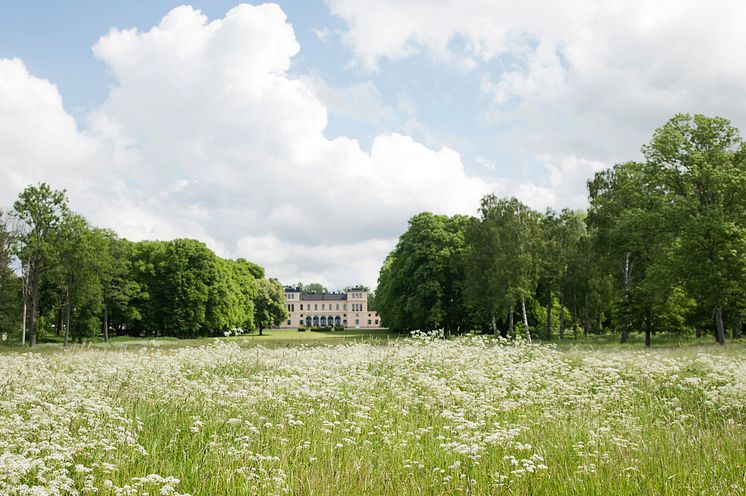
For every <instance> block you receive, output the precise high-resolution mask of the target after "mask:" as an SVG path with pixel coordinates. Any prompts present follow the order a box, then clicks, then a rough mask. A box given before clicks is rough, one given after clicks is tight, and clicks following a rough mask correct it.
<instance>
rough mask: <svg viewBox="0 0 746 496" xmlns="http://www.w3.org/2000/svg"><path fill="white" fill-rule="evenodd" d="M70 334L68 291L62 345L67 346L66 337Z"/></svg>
mask: <svg viewBox="0 0 746 496" xmlns="http://www.w3.org/2000/svg"><path fill="white" fill-rule="evenodd" d="M69 335H70V292H69V291H68V293H67V308H65V342H64V343H63V345H62V346H63V347H67V339H68V336H69Z"/></svg>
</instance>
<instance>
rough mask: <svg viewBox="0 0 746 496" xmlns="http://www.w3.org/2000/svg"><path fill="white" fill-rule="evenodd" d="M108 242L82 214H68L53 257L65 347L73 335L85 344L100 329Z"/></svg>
mask: <svg viewBox="0 0 746 496" xmlns="http://www.w3.org/2000/svg"><path fill="white" fill-rule="evenodd" d="M107 251H108V243H107V239H106V237H105V236H103V235H102V233H101V231H99V230H94V229H92V228H91V227H90V226H89V225H88V222H87V221H86V220H85V219H84V218H83V217H81V216H80V215H77V214H74V213H71V212H67V213H66V214H65V215H64V216H63V220H62V223H61V224H60V226H59V241H58V243H57V247H56V250H55V251H54V255H55V257H56V258H57V260H56V261H55V263H54V266H55V270H53V271H50V272H49V274H50V275H51V276H52V277H54V278H55V279H56V285H57V287H59V288H60V294H61V295H62V300H63V304H64V312H65V318H64V321H65V323H64V328H65V334H64V344H65V345H67V342H68V337H69V335H70V333H72V337H73V339H76V340H78V341H82V339H83V337H90V336H93V335H95V333H96V332H97V331H98V329H100V320H99V316H100V313H101V308H102V300H103V293H102V285H101V278H102V273H103V272H104V269H105V265H106V264H107V258H108V254H107Z"/></svg>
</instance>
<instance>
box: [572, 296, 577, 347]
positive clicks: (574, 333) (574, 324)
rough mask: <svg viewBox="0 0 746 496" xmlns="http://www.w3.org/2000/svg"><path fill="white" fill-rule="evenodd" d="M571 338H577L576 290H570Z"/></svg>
mask: <svg viewBox="0 0 746 496" xmlns="http://www.w3.org/2000/svg"><path fill="white" fill-rule="evenodd" d="M572 338H573V339H578V291H577V290H576V289H573V290H572Z"/></svg>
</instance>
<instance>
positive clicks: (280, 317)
mask: <svg viewBox="0 0 746 496" xmlns="http://www.w3.org/2000/svg"><path fill="white" fill-rule="evenodd" d="M256 289H257V294H256V298H255V300H254V322H255V323H256V325H257V327H258V328H259V334H262V331H263V330H264V328H266V327H269V326H273V325H279V324H280V323H281V322H282V321H284V320H286V319H287V318H288V311H287V308H285V290H284V288H283V287H282V284H280V283H279V282H278V281H277V280H276V279H259V280H257V281H256Z"/></svg>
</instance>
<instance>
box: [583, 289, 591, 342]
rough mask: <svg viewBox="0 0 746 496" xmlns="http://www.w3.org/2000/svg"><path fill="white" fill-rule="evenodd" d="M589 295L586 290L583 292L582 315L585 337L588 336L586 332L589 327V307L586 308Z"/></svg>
mask: <svg viewBox="0 0 746 496" xmlns="http://www.w3.org/2000/svg"><path fill="white" fill-rule="evenodd" d="M589 300H590V297H589V296H588V291H586V292H585V311H584V315H583V335H584V336H585V337H588V332H589V331H590V327H591V316H590V309H589V308H588V307H589V306H590V305H589Z"/></svg>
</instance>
